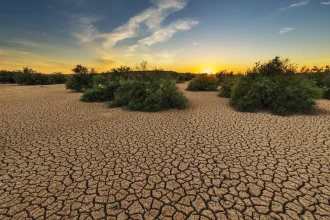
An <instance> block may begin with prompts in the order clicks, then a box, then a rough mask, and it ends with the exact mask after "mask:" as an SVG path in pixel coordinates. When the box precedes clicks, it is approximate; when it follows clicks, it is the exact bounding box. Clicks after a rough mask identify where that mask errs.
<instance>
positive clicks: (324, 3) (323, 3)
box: [321, 2, 330, 5]
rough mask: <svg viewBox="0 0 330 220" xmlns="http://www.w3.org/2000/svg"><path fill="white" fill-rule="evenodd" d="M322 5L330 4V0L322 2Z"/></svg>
mask: <svg viewBox="0 0 330 220" xmlns="http://www.w3.org/2000/svg"><path fill="white" fill-rule="evenodd" d="M321 4H322V5H330V2H321Z"/></svg>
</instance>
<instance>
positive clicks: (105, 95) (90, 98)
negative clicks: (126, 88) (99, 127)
mask: <svg viewBox="0 0 330 220" xmlns="http://www.w3.org/2000/svg"><path fill="white" fill-rule="evenodd" d="M118 87H119V84H118V83H117V82H107V84H106V85H98V86H94V87H93V88H90V89H85V90H83V92H84V94H83V95H82V97H81V101H83V102H107V101H112V100H113V99H114V95H115V92H116V90H117V89H118Z"/></svg>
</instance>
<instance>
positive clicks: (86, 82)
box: [66, 65, 96, 92]
mask: <svg viewBox="0 0 330 220" xmlns="http://www.w3.org/2000/svg"><path fill="white" fill-rule="evenodd" d="M72 71H73V72H74V74H73V75H71V76H70V77H69V79H68V80H67V82H66V88H67V89H70V90H73V91H76V92H82V91H83V89H91V88H92V87H93V77H94V76H95V75H96V72H95V71H94V69H92V70H91V71H90V72H89V71H88V68H87V67H84V66H82V65H77V66H76V67H75V68H73V69H72Z"/></svg>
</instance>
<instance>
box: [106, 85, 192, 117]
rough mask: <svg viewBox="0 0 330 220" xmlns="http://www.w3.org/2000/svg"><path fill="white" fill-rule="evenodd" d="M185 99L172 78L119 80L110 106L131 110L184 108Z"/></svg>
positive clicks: (151, 110)
mask: <svg viewBox="0 0 330 220" xmlns="http://www.w3.org/2000/svg"><path fill="white" fill-rule="evenodd" d="M186 105H187V99H186V97H185V96H184V94H183V93H182V92H181V91H180V90H179V89H178V87H177V86H176V82H175V81H174V80H164V79H163V80H160V81H140V80H127V81H120V86H119V88H118V90H117V91H116V92H115V97H114V101H113V102H112V103H110V106H112V107H120V106H121V107H124V108H125V109H129V110H133V111H148V112H154V111H160V110H164V109H169V108H178V109H182V108H185V107H186Z"/></svg>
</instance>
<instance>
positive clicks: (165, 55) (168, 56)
mask: <svg viewBox="0 0 330 220" xmlns="http://www.w3.org/2000/svg"><path fill="white" fill-rule="evenodd" d="M182 51H184V49H181V50H176V51H164V52H162V53H159V54H156V58H157V60H158V63H170V62H173V61H174V58H175V56H176V55H177V54H178V53H180V52H182Z"/></svg>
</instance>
